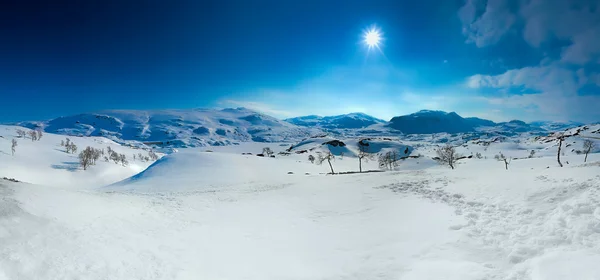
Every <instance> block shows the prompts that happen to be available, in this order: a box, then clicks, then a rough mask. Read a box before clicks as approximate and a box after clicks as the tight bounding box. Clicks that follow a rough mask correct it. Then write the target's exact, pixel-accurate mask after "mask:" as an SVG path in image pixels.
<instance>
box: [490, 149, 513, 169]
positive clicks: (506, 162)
mask: <svg viewBox="0 0 600 280" xmlns="http://www.w3.org/2000/svg"><path fill="white" fill-rule="evenodd" d="M494 158H495V159H496V160H498V161H503V162H504V168H506V170H508V165H509V164H510V162H511V161H512V158H510V159H507V158H506V156H504V154H503V153H502V152H500V153H499V154H497V155H495V156H494Z"/></svg>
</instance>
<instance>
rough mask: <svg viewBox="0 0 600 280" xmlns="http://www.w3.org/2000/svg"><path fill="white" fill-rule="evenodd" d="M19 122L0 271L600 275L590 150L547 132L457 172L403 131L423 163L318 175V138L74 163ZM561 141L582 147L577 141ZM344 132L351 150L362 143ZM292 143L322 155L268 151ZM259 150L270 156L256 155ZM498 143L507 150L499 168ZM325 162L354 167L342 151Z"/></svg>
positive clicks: (7, 185) (465, 148)
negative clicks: (311, 157) (123, 162)
mask: <svg viewBox="0 0 600 280" xmlns="http://www.w3.org/2000/svg"><path fill="white" fill-rule="evenodd" d="M14 129H15V127H8V126H0V136H2V137H1V138H0V176H6V177H9V178H15V179H18V180H21V181H23V182H11V181H8V180H2V179H0V279H2V280H4V279H327V280H332V279H402V280H405V279H460V280H469V279H535V280H539V279H550V280H558V279H600V266H598V263H599V262H600V258H599V256H600V154H599V153H597V150H595V152H594V153H592V154H590V155H589V157H588V159H587V162H586V163H583V157H584V156H583V155H578V154H576V153H573V152H571V151H570V150H571V149H565V155H564V156H563V163H564V167H562V168H560V167H558V163H557V162H556V146H555V145H556V143H555V141H554V140H553V139H546V138H544V139H534V138H531V137H529V136H527V137H522V138H509V139H504V140H502V141H498V142H492V143H490V144H489V145H484V144H481V143H480V142H477V140H475V141H467V142H465V144H464V145H461V146H459V148H458V151H459V152H460V153H462V154H463V155H470V154H471V153H473V154H474V153H478V152H479V153H482V158H481V159H477V158H471V159H463V160H460V161H459V164H458V165H457V167H456V169H454V170H452V169H450V168H447V167H445V166H440V165H437V164H435V163H434V161H432V160H431V159H430V158H429V157H431V156H433V155H435V152H434V148H435V147H436V146H438V145H439V144H432V143H428V142H426V141H417V140H413V141H402V142H401V141H397V142H393V143H395V144H394V145H398V146H394V148H395V149H401V147H400V145H402V147H409V148H410V151H411V154H422V155H424V157H420V158H409V159H406V160H402V161H401V162H400V165H399V166H398V167H397V169H396V170H395V171H388V172H377V173H361V174H345V175H326V173H327V172H329V166H327V164H324V165H315V164H311V163H310V162H309V161H308V160H307V156H308V154H315V153H316V152H317V151H321V150H320V149H322V148H323V145H322V144H321V143H318V141H324V140H325V139H322V140H312V141H308V140H307V141H305V142H304V143H242V144H240V145H235V146H223V147H206V148H188V149H179V151H178V152H174V153H172V154H169V155H166V156H164V157H162V158H161V159H159V160H158V161H156V162H154V163H153V164H152V165H150V166H149V167H148V168H147V169H146V166H147V165H149V164H150V163H144V165H139V166H137V167H136V168H133V167H123V166H119V165H115V164H113V163H103V164H97V165H95V166H92V167H91V168H90V169H89V170H86V171H84V170H82V169H79V168H77V169H75V168H74V169H70V170H69V169H62V168H58V169H56V168H52V167H51V166H52V165H53V164H61V162H63V161H71V160H73V159H72V157H73V155H67V154H65V153H64V152H62V151H61V150H60V145H57V143H59V142H60V139H62V138H64V136H59V135H52V134H50V133H46V135H44V137H43V138H42V140H41V141H37V142H31V141H30V140H28V139H22V140H19V146H18V147H17V154H16V155H15V156H14V157H13V156H11V155H10V139H11V138H12V137H15V134H14ZM319 139H321V138H319ZM568 139H569V141H565V143H563V145H565V144H566V143H567V142H569V143H570V144H572V146H571V147H569V148H572V149H576V148H577V149H580V146H581V142H582V140H581V139H583V138H578V137H577V136H573V137H569V138H568ZM72 140H73V141H74V142H76V143H77V144H78V146H79V147H80V149H81V148H82V146H84V145H96V144H98V145H99V146H106V145H111V146H113V147H114V149H115V150H120V151H122V152H131V153H132V154H133V153H134V152H136V151H138V150H137V149H133V148H129V147H123V146H120V145H119V144H117V143H114V142H112V141H110V140H107V139H105V138H101V137H82V138H75V137H72ZM339 140H341V141H344V143H348V145H347V147H348V149H350V150H352V149H354V148H355V144H356V141H357V140H358V139H354V138H349V139H339ZM547 140H550V141H547ZM372 141H373V143H377V144H378V145H379V146H380V147H382V146H381V145H382V144H381V143H389V142H384V141H389V140H383V139H380V140H372ZM394 141H396V140H394ZM571 142H575V143H571ZM80 143H81V144H80ZM352 143H354V144H352ZM291 144H294V145H295V146H299V147H302V146H304V147H305V148H307V149H308V150H310V147H319V149H314V150H312V151H309V152H307V153H303V154H295V153H292V154H290V155H279V154H278V153H279V152H281V151H284V150H285V149H287V148H288V147H290V145H291ZM298 144H302V145H298ZM265 146H269V147H270V148H271V149H272V150H274V151H275V153H276V154H275V155H276V157H275V158H266V157H258V156H256V154H257V153H260V152H262V148H263V147H265ZM383 148H384V147H382V149H383ZM532 149H533V150H535V151H536V153H535V156H534V157H532V158H529V157H528V155H529V153H530V150H532ZM500 152H502V153H503V154H505V155H506V156H508V157H512V158H517V159H513V160H512V161H511V162H510V165H509V169H508V170H506V169H505V166H504V163H503V162H500V161H497V160H495V159H494V155H496V154H498V153H500ZM242 153H244V154H242ZM248 153H252V155H249V154H248ZM38 155H42V156H38ZM566 162H569V163H568V164H567V163H566ZM138 164H141V163H138ZM332 164H333V166H334V168H335V169H336V172H345V171H356V170H357V169H358V162H357V159H356V158H355V157H353V156H352V155H348V156H344V157H336V159H335V160H334V161H333V162H332ZM364 168H365V169H367V170H369V169H371V170H372V169H377V163H376V162H373V161H370V162H368V163H364ZM134 169H135V170H134ZM137 169H139V170H137ZM50 182H51V184H50Z"/></svg>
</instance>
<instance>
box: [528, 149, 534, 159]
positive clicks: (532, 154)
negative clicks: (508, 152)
mask: <svg viewBox="0 0 600 280" xmlns="http://www.w3.org/2000/svg"><path fill="white" fill-rule="evenodd" d="M534 156H535V150H531V152H529V158H533V157H534Z"/></svg>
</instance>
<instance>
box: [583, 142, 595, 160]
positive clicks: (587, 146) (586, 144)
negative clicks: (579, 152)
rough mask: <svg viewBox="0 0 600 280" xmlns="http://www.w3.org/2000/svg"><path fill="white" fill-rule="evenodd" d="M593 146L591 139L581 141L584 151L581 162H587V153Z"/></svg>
mask: <svg viewBox="0 0 600 280" xmlns="http://www.w3.org/2000/svg"><path fill="white" fill-rule="evenodd" d="M594 146H596V145H595V144H594V142H593V141H592V140H588V139H586V140H585V141H583V152H584V153H585V159H584V160H583V162H587V157H588V154H589V153H590V152H591V151H592V149H594Z"/></svg>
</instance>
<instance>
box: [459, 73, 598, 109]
mask: <svg viewBox="0 0 600 280" xmlns="http://www.w3.org/2000/svg"><path fill="white" fill-rule="evenodd" d="M590 77H592V78H589V79H588V77H587V76H586V75H585V72H584V71H583V70H580V71H577V72H574V71H571V70H569V69H567V68H564V67H563V66H561V65H560V64H558V63H554V64H551V65H546V66H537V67H525V68H521V69H512V70H509V71H506V72H505V73H503V74H500V75H473V76H471V77H469V78H467V81H466V86H467V87H469V88H475V89H481V88H495V89H498V90H499V92H498V93H497V94H495V95H487V96H482V97H480V99H481V100H484V101H485V102H487V103H488V104H489V105H491V106H497V107H499V108H506V109H520V110H525V109H528V108H529V111H527V112H525V111H524V112H523V116H524V117H525V118H526V119H530V120H533V119H538V120H539V119H549V120H566V119H569V120H578V121H598V120H600V111H599V110H597V108H596V109H595V107H596V106H597V104H600V96H594V95H590V96H580V95H578V90H579V89H580V88H581V87H582V86H583V85H584V84H586V83H587V82H588V80H590V81H591V80H593V79H594V78H593V77H594V76H593V75H590ZM515 87H523V88H526V89H531V90H536V91H539V92H540V93H536V94H525V95H515V94H508V93H506V92H507V91H509V90H510V89H513V88H515ZM531 108H536V109H535V110H533V109H531Z"/></svg>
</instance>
